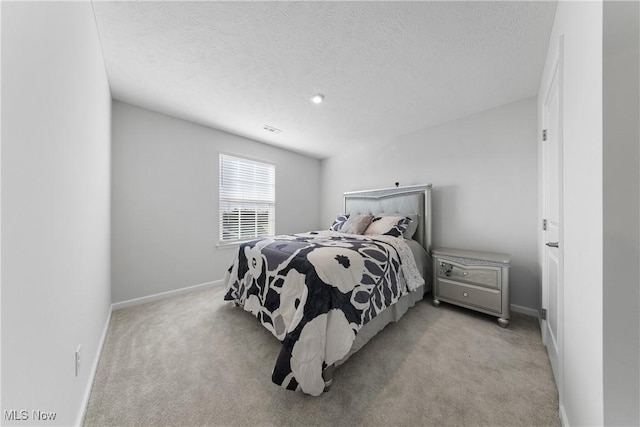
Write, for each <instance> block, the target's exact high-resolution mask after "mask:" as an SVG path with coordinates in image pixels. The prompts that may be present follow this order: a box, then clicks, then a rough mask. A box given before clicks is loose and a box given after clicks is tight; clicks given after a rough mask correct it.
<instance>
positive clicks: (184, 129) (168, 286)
mask: <svg viewBox="0 0 640 427" xmlns="http://www.w3.org/2000/svg"><path fill="white" fill-rule="evenodd" d="M112 132H113V152H112V156H113V169H112V176H113V182H112V185H113V204H112V228H113V234H112V235H113V237H112V283H113V286H112V292H113V301H114V302H122V301H127V300H131V299H134V298H139V297H145V296H149V295H153V294H158V293H162V292H168V291H173V290H177V289H180V288H184V287H188V286H195V285H200V284H204V283H209V282H212V281H216V280H220V279H222V278H223V277H224V274H225V272H226V270H227V268H228V267H229V265H230V263H231V259H232V256H233V254H234V251H235V250H236V247H228V248H218V247H217V244H218V216H219V214H218V174H219V164H218V163H219V159H218V156H219V153H220V152H223V153H227V154H235V155H239V156H246V157H249V158H254V159H257V160H262V161H265V162H269V163H273V164H275V165H276V224H275V226H276V230H275V231H276V233H277V234H287V233H296V232H302V231H307V230H315V229H317V228H318V226H319V219H318V218H319V211H320V202H319V196H318V194H319V188H320V162H319V161H318V160H316V159H312V158H309V157H306V156H303V155H299V154H295V153H292V152H290V151H286V150H281V149H278V148H275V147H272V146H268V145H266V144H262V143H259V142H255V141H252V140H249V139H246V138H242V137H239V136H235V135H231V134H228V133H224V132H221V131H217V130H214V129H210V128H207V127H204V126H200V125H197V124H194V123H191V122H187V121H184V120H180V119H177V118H173V117H169V116H166V115H163V114H160V113H156V112H152V111H149V110H146V109H143V108H140V107H135V106H132V105H129V104H125V103H122V102H117V101H114V103H113V128H112Z"/></svg>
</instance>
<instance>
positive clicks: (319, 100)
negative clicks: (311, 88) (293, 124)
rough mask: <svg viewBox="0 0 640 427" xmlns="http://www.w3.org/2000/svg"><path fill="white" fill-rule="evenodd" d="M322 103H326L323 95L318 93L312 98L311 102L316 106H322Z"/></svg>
mask: <svg viewBox="0 0 640 427" xmlns="http://www.w3.org/2000/svg"><path fill="white" fill-rule="evenodd" d="M322 101H324V95H323V94H321V93H316V94H315V95H313V96H312V97H311V102H313V103H314V104H320V103H322Z"/></svg>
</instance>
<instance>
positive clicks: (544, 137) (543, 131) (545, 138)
mask: <svg viewBox="0 0 640 427" xmlns="http://www.w3.org/2000/svg"><path fill="white" fill-rule="evenodd" d="M542 140H543V141H546V140H547V130H546V129H542Z"/></svg>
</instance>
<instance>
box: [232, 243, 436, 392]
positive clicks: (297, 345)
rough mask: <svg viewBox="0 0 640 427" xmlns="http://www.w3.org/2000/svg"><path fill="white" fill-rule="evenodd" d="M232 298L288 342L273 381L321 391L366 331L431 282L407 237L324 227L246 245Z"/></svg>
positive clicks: (234, 277) (240, 250)
mask: <svg viewBox="0 0 640 427" xmlns="http://www.w3.org/2000/svg"><path fill="white" fill-rule="evenodd" d="M225 281H226V286H227V293H226V295H225V300H230V301H234V302H235V303H237V304H239V305H241V306H242V307H244V309H245V310H246V311H250V312H251V313H253V314H254V315H255V316H256V317H257V318H258V319H259V320H260V322H261V323H262V324H263V325H264V326H265V327H266V328H267V329H268V330H270V331H271V332H272V333H273V335H275V336H276V337H277V338H278V339H279V340H280V341H282V348H281V350H280V354H279V356H278V358H277V360H276V365H275V367H274V369H273V376H272V380H273V382H275V383H276V384H279V385H281V386H282V387H285V388H287V389H290V390H301V391H303V392H305V393H308V394H311V395H314V396H317V395H320V394H321V393H322V392H323V390H324V387H325V381H324V379H323V377H322V371H323V369H324V368H325V367H327V366H330V365H332V364H334V363H335V362H336V361H339V360H340V359H342V358H343V357H344V356H345V355H346V354H347V353H348V352H349V350H350V349H351V346H352V344H353V341H354V339H355V337H356V335H357V333H358V331H359V330H360V329H361V328H362V327H363V326H364V325H365V324H366V323H367V322H368V321H369V320H371V319H372V318H374V317H375V316H376V315H378V314H379V313H380V312H381V311H382V310H384V309H385V308H387V307H389V306H391V305H393V304H394V303H396V302H397V301H398V300H399V299H400V297H401V296H403V295H405V294H407V293H409V292H411V291H413V290H415V289H417V288H418V287H420V286H421V285H423V284H424V279H423V278H422V275H421V274H420V272H419V271H418V269H417V267H416V263H415V260H414V257H413V254H412V252H411V249H410V248H409V246H408V245H407V243H406V241H405V240H404V239H403V238H402V237H399V238H398V237H393V236H386V235H367V236H362V235H350V234H344V233H338V232H335V231H318V232H309V233H303V234H296V235H291V236H276V237H270V238H266V239H261V240H253V241H251V242H247V243H243V244H240V246H239V248H238V252H237V256H236V257H235V259H234V262H233V265H232V266H231V268H230V269H229V271H228V273H227V276H226V279H225Z"/></svg>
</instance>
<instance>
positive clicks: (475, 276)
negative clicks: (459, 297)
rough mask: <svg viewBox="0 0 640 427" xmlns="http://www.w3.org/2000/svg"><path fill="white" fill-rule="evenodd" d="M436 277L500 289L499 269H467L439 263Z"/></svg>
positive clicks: (456, 265) (447, 263)
mask: <svg viewBox="0 0 640 427" xmlns="http://www.w3.org/2000/svg"><path fill="white" fill-rule="evenodd" d="M437 274H438V277H442V278H450V279H451V280H457V281H463V282H467V283H469V284H474V285H480V286H487V287H490V288H494V289H500V287H501V286H500V269H499V268H482V267H467V266H463V265H460V264H457V263H455V262H451V261H440V262H439V268H438V272H437Z"/></svg>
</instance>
